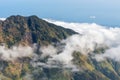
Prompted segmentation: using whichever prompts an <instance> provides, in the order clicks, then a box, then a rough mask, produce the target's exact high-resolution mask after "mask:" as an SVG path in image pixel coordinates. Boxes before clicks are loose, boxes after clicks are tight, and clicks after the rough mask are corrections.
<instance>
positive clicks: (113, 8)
mask: <svg viewBox="0 0 120 80" xmlns="http://www.w3.org/2000/svg"><path fill="white" fill-rule="evenodd" d="M0 10H1V11H0V17H8V16H10V15H23V16H29V15H37V16H39V17H40V18H51V19H55V20H62V21H68V22H90V23H91V22H95V23H98V24H103V25H120V0H0Z"/></svg>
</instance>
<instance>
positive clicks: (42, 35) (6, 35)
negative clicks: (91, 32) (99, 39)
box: [0, 15, 76, 46]
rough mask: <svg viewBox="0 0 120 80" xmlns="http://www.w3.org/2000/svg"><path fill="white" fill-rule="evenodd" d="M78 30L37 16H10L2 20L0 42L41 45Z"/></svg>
mask: <svg viewBox="0 0 120 80" xmlns="http://www.w3.org/2000/svg"><path fill="white" fill-rule="evenodd" d="M72 34H76V32H74V31H72V30H70V29H65V28H63V27H60V26H56V25H54V24H51V23H48V22H46V21H44V20H42V19H39V18H38V17H37V16H29V17H23V16H20V15H17V16H10V17H8V18H7V19H6V20H5V21H0V43H6V44H7V45H9V46H12V45H15V44H18V43H19V44H23V45H30V44H32V43H37V44H40V45H43V44H46V45H47V44H49V43H52V42H59V41H60V40H62V39H65V38H66V37H68V36H70V35H72Z"/></svg>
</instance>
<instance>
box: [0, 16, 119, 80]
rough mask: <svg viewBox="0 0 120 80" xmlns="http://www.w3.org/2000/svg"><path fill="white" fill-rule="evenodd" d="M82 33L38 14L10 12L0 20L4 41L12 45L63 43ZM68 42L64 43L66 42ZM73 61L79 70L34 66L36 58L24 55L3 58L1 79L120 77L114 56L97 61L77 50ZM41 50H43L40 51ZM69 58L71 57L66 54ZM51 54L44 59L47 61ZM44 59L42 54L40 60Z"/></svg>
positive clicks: (112, 79)
mask: <svg viewBox="0 0 120 80" xmlns="http://www.w3.org/2000/svg"><path fill="white" fill-rule="evenodd" d="M74 34H78V33H76V32H75V31H73V30H70V29H66V28H63V27H61V26H57V25H54V24H51V23H48V22H46V21H44V20H42V19H40V18H38V17H37V16H29V17H23V16H20V15H17V16H10V17H8V18H7V19H6V20H4V21H2V20H1V21H0V44H1V45H2V44H3V43H5V45H6V46H7V47H8V48H11V47H12V46H14V45H19V44H21V45H23V46H31V45H32V44H34V43H36V44H37V45H39V46H43V45H49V44H53V43H54V44H56V43H60V41H61V40H63V39H66V38H67V37H69V36H71V35H74ZM62 45H64V44H62ZM104 50H105V48H99V49H96V50H95V51H94V53H96V54H99V53H101V52H103V51H104ZM73 53H74V55H73V57H74V59H73V63H74V64H75V65H76V66H77V68H78V69H80V70H78V71H71V70H70V69H65V68H62V67H61V68H59V67H53V68H50V67H41V66H37V67H34V66H32V65H31V63H32V60H33V58H32V57H24V58H20V59H19V60H16V61H6V60H2V59H1V58H0V79H1V80H120V63H119V62H115V61H113V60H110V59H106V60H104V61H101V62H97V61H96V60H95V59H93V58H91V57H88V56H86V55H83V54H81V53H80V52H77V51H75V52H73ZM37 54H41V53H40V52H39V53H37ZM66 58H67V57H66ZM46 60H47V57H46V58H45V59H44V60H42V62H45V61H46ZM39 61H41V60H40V59H39V58H38V60H37V61H36V62H39Z"/></svg>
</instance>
